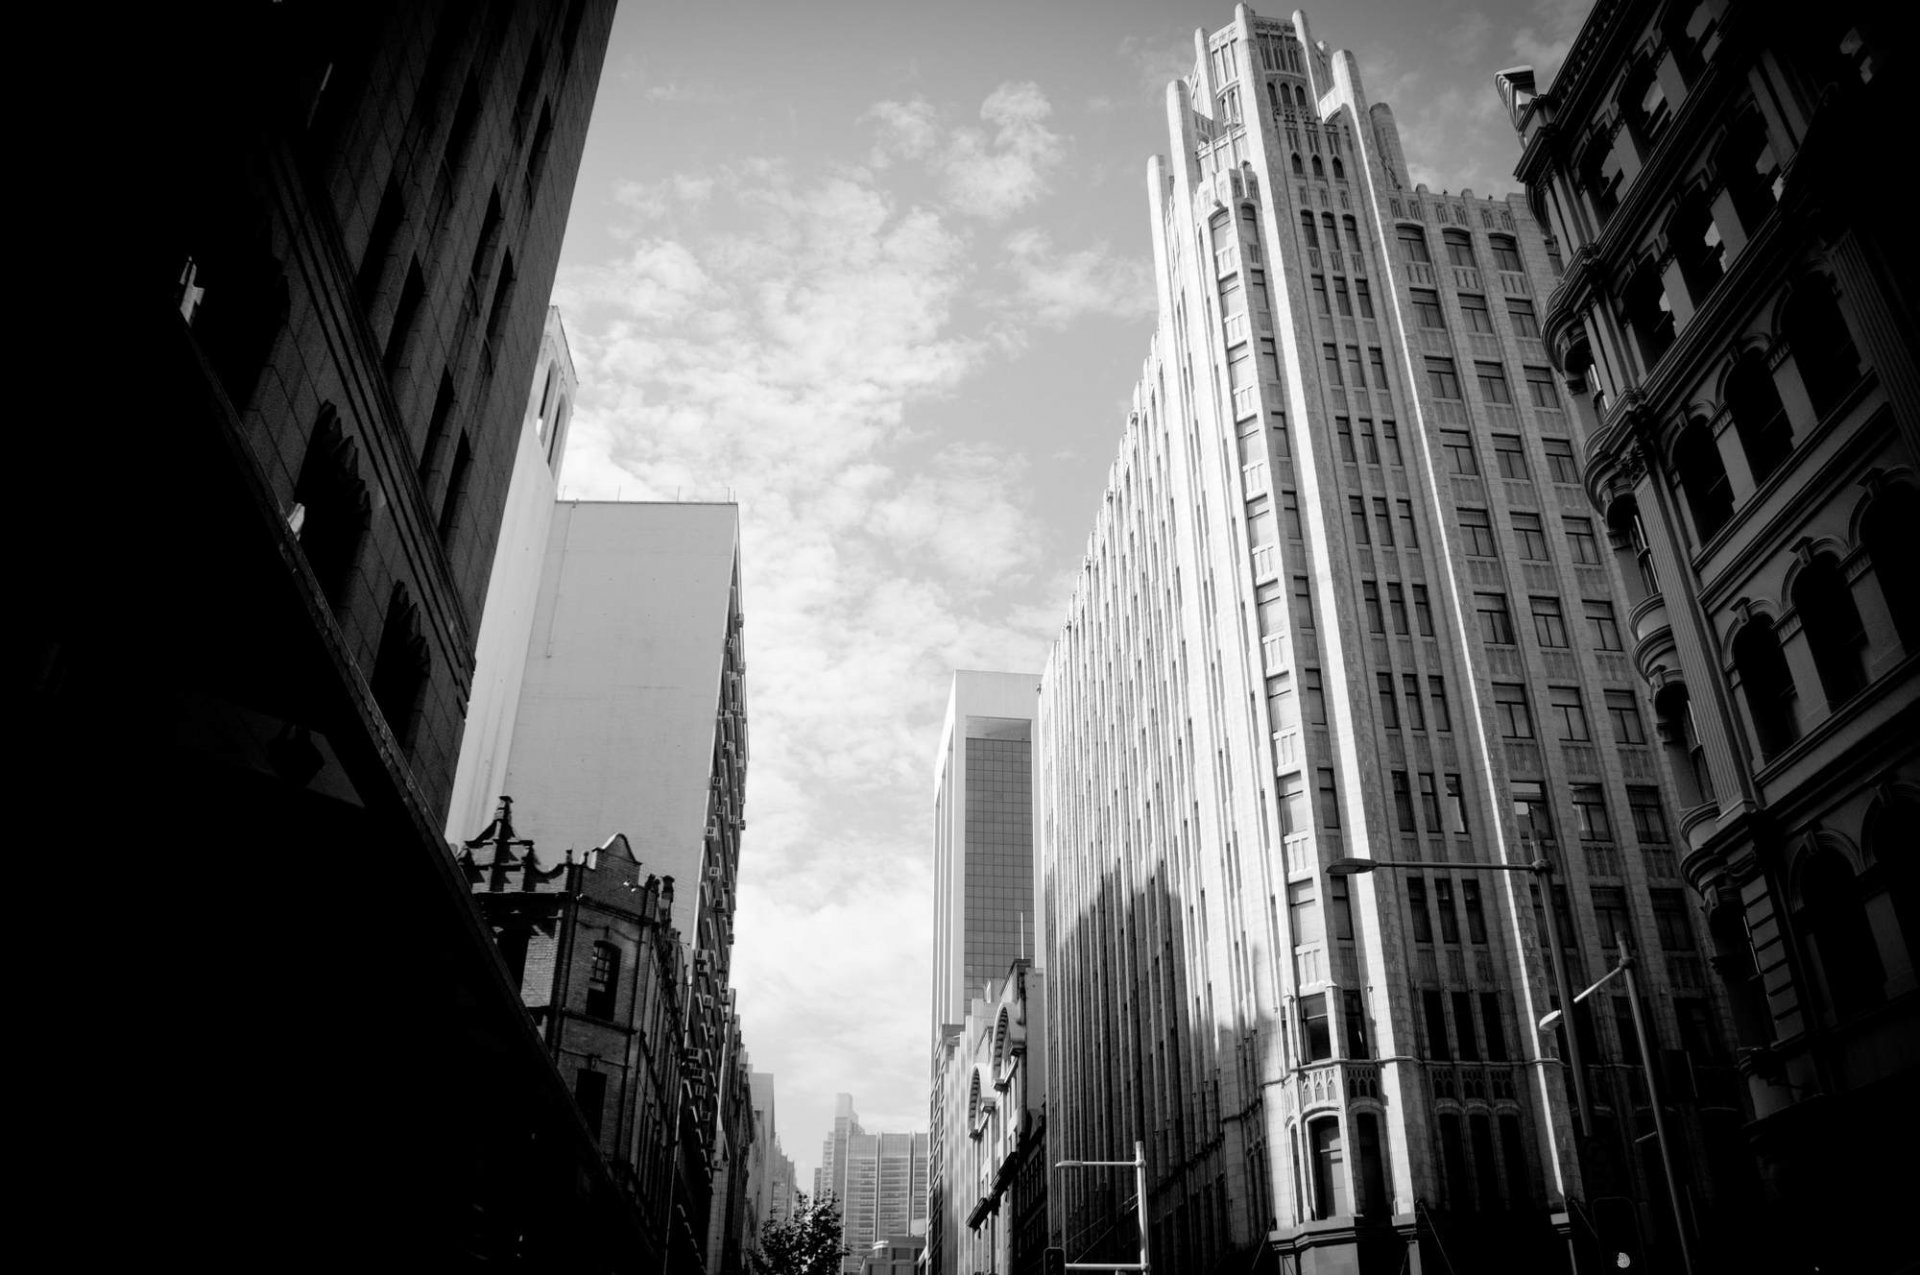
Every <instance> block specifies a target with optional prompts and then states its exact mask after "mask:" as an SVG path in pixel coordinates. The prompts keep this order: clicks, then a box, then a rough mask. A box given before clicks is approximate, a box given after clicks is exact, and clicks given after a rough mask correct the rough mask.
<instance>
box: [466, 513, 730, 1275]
mask: <svg viewBox="0 0 1920 1275" xmlns="http://www.w3.org/2000/svg"><path fill="white" fill-rule="evenodd" d="M739 536H740V531H739V511H738V508H737V507H736V506H734V505H731V504H644V503H626V504H619V503H594V502H579V501H569V502H565V503H562V504H560V505H558V506H556V507H555V509H554V512H553V525H552V529H551V531H550V532H549V534H548V539H547V554H546V561H545V564H544V565H543V567H542V571H541V578H540V593H539V600H538V603H537V605H536V608H535V611H534V619H533V637H532V641H531V643H530V646H529V651H528V656H527V661H526V670H525V673H524V675H523V677H522V679H521V690H520V703H519V707H518V709H517V712H516V717H515V720H514V728H513V738H512V744H511V747H510V749H509V752H508V761H507V767H506V782H505V787H504V791H505V792H508V793H511V794H512V795H513V797H514V798H515V800H516V802H517V805H518V809H519V810H520V811H522V812H523V814H522V817H521V819H520V826H521V829H522V831H523V833H524V834H525V835H527V836H528V837H530V838H532V839H533V840H535V841H536V842H538V843H539V844H540V845H541V846H542V847H544V848H546V849H547V850H548V851H549V852H551V853H559V852H564V851H566V850H576V851H578V850H583V849H584V848H586V847H590V846H595V845H598V844H600V843H601V842H602V841H604V840H605V839H606V837H607V836H608V835H609V833H611V832H612V831H614V830H619V831H622V832H625V833H626V834H627V836H628V837H629V839H630V840H631V843H632V846H633V852H634V855H635V856H636V857H637V858H638V859H639V860H640V862H641V863H643V864H644V865H645V866H646V868H647V870H648V871H649V872H654V873H658V874H659V875H660V876H662V877H663V878H666V879H669V880H672V881H673V882H674V883H675V888H674V891H673V925H674V928H675V929H676V930H678V931H679V933H680V936H681V940H682V941H683V942H684V943H685V944H686V945H687V946H688V947H689V948H690V949H691V950H690V956H689V960H688V973H687V983H686V986H685V988H684V989H683V1004H684V1006H685V1011H686V1023H685V1036H684V1049H685V1055H684V1060H683V1065H682V1074H683V1076H684V1077H685V1078H686V1082H687V1083H686V1088H685V1092H686V1095H687V1100H686V1107H685V1110H684V1112H683V1116H682V1121H681V1126H682V1127H681V1130H680V1134H679V1143H678V1146H679V1156H680V1160H679V1165H678V1173H677V1176H676V1181H675V1189H674V1193H673V1194H674V1205H673V1207H674V1210H675V1221H674V1232H673V1234H674V1239H673V1243H674V1245H675V1257H674V1261H675V1262H676V1263H680V1264H684V1265H685V1266H686V1268H687V1269H689V1270H691V1269H705V1267H706V1265H707V1257H708V1252H707V1250H708V1248H709V1239H710V1238H711V1237H712V1236H715V1235H719V1236H721V1237H722V1238H723V1240H724V1237H725V1236H727V1235H730V1234H732V1230H731V1228H730V1226H729V1225H721V1226H720V1227H718V1228H717V1229H716V1227H715V1225H714V1213H713V1209H714V1199H715V1195H716V1193H723V1194H724V1198H725V1200H726V1203H725V1205H724V1207H725V1208H727V1209H729V1210H731V1209H733V1200H732V1196H731V1194H730V1193H731V1192H733V1191H734V1189H735V1185H736V1184H735V1183H734V1180H733V1176H734V1175H733V1173H732V1160H731V1158H730V1149H731V1148H733V1147H734V1146H735V1144H736V1143H737V1142H738V1141H739V1140H740V1139H741V1138H743V1137H744V1136H746V1135H747V1134H749V1133H750V1131H751V1130H750V1119H749V1116H748V1114H747V1110H748V1109H747V1105H746V1104H747V1097H746V1090H747V1082H746V1079H745V1073H744V1072H741V1070H740V1068H741V1066H742V1065H743V1064H742V1063H740V1061H739V1056H740V1048H739V1025H738V1021H737V1018H736V1017H735V1015H734V1012H733V1003H732V998H731V977H730V976H731V969H732V952H733V915H734V900H735V894H734V891H735V883H736V881H737V874H738V871H739V863H740V857H739V856H740V835H741V830H742V829H743V828H744V827H745V825H746V816H745V792H746V765H747V724H746V693H745V686H744V676H745V671H746V661H745V645H744V643H745V637H744V634H743V631H742V613H741V609H740V597H741V595H740V541H739ZM736 1073H739V1074H736ZM723 1115H724V1117H725V1118H724V1122H723ZM723 1139H730V1140H731V1141H727V1142H726V1143H725V1145H723ZM723 1168H724V1169H725V1170H726V1171H725V1172H724V1173H723V1172H722V1170H723Z"/></svg>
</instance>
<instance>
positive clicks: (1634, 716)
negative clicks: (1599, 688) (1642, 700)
mask: <svg viewBox="0 0 1920 1275" xmlns="http://www.w3.org/2000/svg"><path fill="white" fill-rule="evenodd" d="M1606 701H1607V719H1608V720H1609V721H1610V722H1612V724H1613V742H1614V743H1616V744H1644V743H1646V742H1647V732H1646V729H1645V727H1643V726H1642V725H1641V724H1640V705H1639V703H1638V702H1637V701H1636V700H1635V699H1634V697H1633V692H1632V691H1608V692H1606Z"/></svg>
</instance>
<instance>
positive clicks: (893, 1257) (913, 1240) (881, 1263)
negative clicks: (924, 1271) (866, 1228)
mask: <svg viewBox="0 0 1920 1275" xmlns="http://www.w3.org/2000/svg"><path fill="white" fill-rule="evenodd" d="M926 1248H927V1241H926V1237H925V1236H921V1235H891V1236H888V1237H887V1238H886V1239H884V1240H875V1241H874V1242H873V1247H871V1248H869V1249H868V1250H867V1251H866V1252H865V1253H863V1254H861V1256H860V1275H916V1272H918V1271H919V1269H920V1259H921V1257H922V1255H923V1254H924V1253H925V1252H926Z"/></svg>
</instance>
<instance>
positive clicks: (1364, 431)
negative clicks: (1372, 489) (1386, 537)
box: [1360, 416, 1393, 544]
mask: <svg viewBox="0 0 1920 1275" xmlns="http://www.w3.org/2000/svg"><path fill="white" fill-rule="evenodd" d="M1360 458H1361V459H1362V460H1364V461H1366V462H1367V464H1369V465H1378V464H1379V463H1380V440H1379V439H1378V438H1376V437H1374V433H1373V422H1372V421H1370V420H1368V419H1367V418H1366V417H1364V416H1362V417H1361V418H1360ZM1387 543H1388V544H1392V543H1393V542H1392V541H1388V542H1387Z"/></svg>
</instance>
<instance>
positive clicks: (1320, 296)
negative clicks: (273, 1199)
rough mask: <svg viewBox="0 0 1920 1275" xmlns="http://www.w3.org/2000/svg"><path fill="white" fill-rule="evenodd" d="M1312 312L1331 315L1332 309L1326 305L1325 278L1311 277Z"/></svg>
mask: <svg viewBox="0 0 1920 1275" xmlns="http://www.w3.org/2000/svg"><path fill="white" fill-rule="evenodd" d="M1313 311H1314V313H1315V314H1332V313H1333V307H1332V306H1331V305H1329V304H1328V303H1327V276H1325V275H1323V274H1317V275H1315V276H1313Z"/></svg>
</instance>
